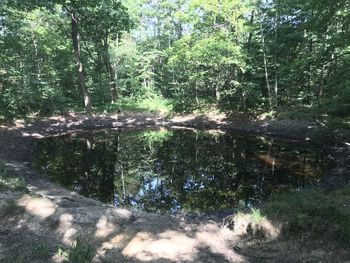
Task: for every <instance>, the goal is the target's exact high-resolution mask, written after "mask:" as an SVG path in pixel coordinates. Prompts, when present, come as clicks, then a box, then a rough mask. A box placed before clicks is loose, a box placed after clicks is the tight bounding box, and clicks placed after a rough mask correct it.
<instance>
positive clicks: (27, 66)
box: [0, 0, 350, 118]
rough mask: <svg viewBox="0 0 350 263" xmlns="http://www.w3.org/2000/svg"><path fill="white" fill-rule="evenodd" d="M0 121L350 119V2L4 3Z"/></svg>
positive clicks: (128, 0)
mask: <svg viewBox="0 0 350 263" xmlns="http://www.w3.org/2000/svg"><path fill="white" fill-rule="evenodd" d="M0 49H1V53H0V115H1V116H2V117H5V118H8V117H15V116H18V115H27V114H29V113H33V112H39V113H41V114H52V113H61V112H66V111H68V110H82V109H83V106H85V109H86V110H87V111H90V110H91V109H93V110H101V109H108V110H111V109H112V110H113V109H118V108H123V107H124V106H125V107H127V106H128V107H130V106H131V107H139V108H141V109H146V108H147V107H148V108H151V109H152V107H153V109H167V110H169V109H172V110H174V111H177V112H190V111H193V110H196V109H203V108H207V107H211V106H215V107H218V108H220V109H222V110H243V111H256V110H262V111H265V112H271V111H280V110H285V109H290V108H294V107H298V109H299V110H300V109H301V108H304V109H311V110H315V111H317V112H319V113H329V114H337V115H348V114H349V112H350V74H348V72H349V71H350V2H349V1H347V0H308V1H302V0H293V1H291V0H271V1H266V0H263V1H256V0H244V1H241V0H123V1H117V0H98V1H92V0H84V1H76V0H55V1H41V0H31V1H20V0H3V1H2V4H1V6H0Z"/></svg>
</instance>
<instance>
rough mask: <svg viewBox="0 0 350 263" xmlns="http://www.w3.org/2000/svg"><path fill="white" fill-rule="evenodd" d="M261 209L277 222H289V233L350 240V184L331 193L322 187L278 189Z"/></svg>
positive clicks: (341, 241) (345, 243)
mask: <svg viewBox="0 0 350 263" xmlns="http://www.w3.org/2000/svg"><path fill="white" fill-rule="evenodd" d="M260 212H261V214H263V215H264V216H266V217H267V218H268V219H270V220H272V221H273V222H277V221H278V222H283V223H286V226H287V228H286V229H287V231H288V233H291V234H296V235H303V234H305V233H308V234H311V235H313V236H316V237H319V238H326V239H329V238H333V239H334V240H336V241H339V242H340V243H342V244H344V245H349V244H350V186H346V187H344V188H343V189H340V190H336V191H332V192H329V193H326V192H324V191H323V190H322V189H314V190H310V191H305V192H295V193H278V194H275V195H273V196H272V197H271V199H270V200H269V201H267V202H266V203H265V204H264V205H263V206H262V207H261V210H260Z"/></svg>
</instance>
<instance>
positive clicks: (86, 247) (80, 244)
mask: <svg viewBox="0 0 350 263" xmlns="http://www.w3.org/2000/svg"><path fill="white" fill-rule="evenodd" d="M95 252H96V249H95V248H94V247H93V246H92V245H90V244H89V243H88V242H86V241H84V240H83V239H81V238H80V237H78V238H77V240H76V241H75V242H74V244H73V246H72V247H71V248H64V247H59V248H58V251H57V255H58V256H60V257H61V258H63V259H64V260H65V262H71V263H88V262H91V260H92V258H93V257H94V255H95Z"/></svg>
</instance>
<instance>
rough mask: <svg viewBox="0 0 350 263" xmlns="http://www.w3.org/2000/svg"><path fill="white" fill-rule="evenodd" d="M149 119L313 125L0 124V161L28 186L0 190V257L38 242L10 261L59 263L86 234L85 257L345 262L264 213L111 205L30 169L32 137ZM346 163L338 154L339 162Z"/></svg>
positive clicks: (258, 130) (295, 130)
mask: <svg viewBox="0 0 350 263" xmlns="http://www.w3.org/2000/svg"><path fill="white" fill-rule="evenodd" d="M156 125H158V126H165V127H173V126H185V127H187V128H206V129H208V128H210V129H225V130H230V131H235V132H240V133H251V132H253V133H254V134H267V135H272V136H275V137H278V138H288V139H294V140H295V139H298V140H310V136H312V131H313V129H315V127H316V125H315V124H312V123H307V122H303V123H300V122H291V121H279V122H274V121H267V122H255V123H247V122H244V121H236V122H228V121H227V120H226V119H225V118H224V117H223V116H213V117H211V116H209V117H205V118H204V117H196V116H189V117H186V118H184V117H178V118H173V119H166V118H164V117H162V116H157V115H144V114H133V115H128V114H122V115H114V116H113V115H110V116H91V117H84V116H69V117H56V118H47V119H43V120H41V121H40V122H36V123H34V124H32V125H25V124H21V123H17V124H16V125H14V126H3V127H1V128H0V160H3V161H5V162H6V165H7V167H8V169H9V170H10V171H11V172H12V173H13V174H20V175H22V176H25V177H26V181H27V185H28V190H29V192H28V193H20V192H10V191H5V192H0V208H1V207H5V206H6V205H8V204H9V203H11V204H13V211H12V213H10V214H9V215H5V216H2V217H0V262H16V261H6V258H7V259H9V257H10V255H13V253H15V254H16V253H17V252H18V251H21V253H22V254H23V255H27V254H28V255H29V254H33V246H34V247H35V246H39V245H40V244H42V243H44V244H47V246H48V250H49V252H50V253H49V256H50V257H49V258H44V259H35V258H33V257H32V258H30V257H29V256H27V257H24V259H23V260H24V261H18V262H62V261H63V258H62V257H61V256H59V255H58V254H57V253H56V252H57V248H58V247H59V246H66V247H69V246H71V245H72V243H73V241H74V240H75V239H76V238H77V237H83V238H84V239H88V240H89V242H90V243H91V244H93V246H94V247H95V248H96V251H95V253H94V259H93V262H345V259H347V258H348V257H349V254H348V253H349V252H348V251H346V250H345V251H343V250H342V249H340V248H338V247H336V246H335V245H334V244H328V243H327V241H322V243H319V242H314V241H312V240H309V239H307V238H302V239H300V240H295V239H288V238H286V237H285V236H283V235H282V234H281V225H278V224H277V225H276V224H272V223H271V222H268V221H267V220H266V221H264V222H262V223H261V222H260V224H259V226H258V225H256V226H255V225H254V222H252V219H251V218H249V217H240V218H236V220H235V225H234V227H233V229H231V230H230V229H228V228H227V227H222V224H223V222H222V220H223V218H220V217H218V216H214V215H212V216H210V215H203V216H198V217H191V216H188V215H176V216H170V215H156V214H148V213H143V212H137V211H128V210H125V209H117V208H115V207H112V206H110V205H106V204H103V203H101V202H98V201H95V200H92V199H89V198H85V197H83V196H80V195H78V194H76V193H73V192H69V191H67V190H65V189H63V188H61V187H60V186H57V185H55V184H53V183H52V182H50V181H48V180H47V179H46V178H44V177H41V176H40V175H39V174H36V173H35V172H34V171H33V170H32V168H31V160H32V153H33V149H34V146H35V141H36V140H38V139H40V138H43V137H46V136H58V135H60V134H64V133H70V132H76V131H79V130H95V129H110V128H139V127H140V128H144V127H147V126H156ZM341 154H342V153H339V156H340V155H341ZM345 159H346V158H345ZM345 159H344V158H343V159H342V160H345ZM346 164H347V162H346V161H344V163H343V167H344V166H345V167H346ZM334 169H338V168H334ZM258 228H259V231H257V230H258ZM261 228H263V233H264V235H263V237H262V236H261V230H262V229H261ZM259 233H260V234H259ZM310 242H311V243H310ZM10 260H11V259H10ZM26 260H27V261H26Z"/></svg>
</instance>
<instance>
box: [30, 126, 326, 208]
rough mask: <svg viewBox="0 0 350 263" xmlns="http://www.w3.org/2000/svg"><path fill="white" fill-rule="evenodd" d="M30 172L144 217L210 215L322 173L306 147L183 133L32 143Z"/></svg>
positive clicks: (298, 186) (93, 135)
mask: <svg viewBox="0 0 350 263" xmlns="http://www.w3.org/2000/svg"><path fill="white" fill-rule="evenodd" d="M34 167H35V169H36V170H38V171H39V172H40V173H41V174H43V175H46V176H49V177H50V178H51V179H52V180H54V181H56V182H58V183H60V184H61V185H63V186H64V187H66V188H68V189H70V190H73V191H76V192H79V193H80V194H82V195H85V196H88V197H91V198H95V199H98V200H101V201H103V202H105V203H111V204H114V205H115V206H117V207H127V208H135V209H139V210H143V211H147V212H157V213H175V212H180V211H181V212H188V213H193V212H212V211H224V210H230V209H233V208H235V207H237V206H238V205H249V204H256V203H259V202H261V201H263V200H265V199H266V198H268V197H269V196H270V195H271V193H273V192H281V191H301V190H303V189H305V188H307V187H309V186H310V185H315V184H317V183H318V182H319V180H320V179H321V178H322V176H323V175H324V174H325V173H326V171H327V160H326V157H325V156H324V155H323V154H322V152H320V151H318V150H316V149H313V148H312V147H311V146H310V145H305V144H304V145H300V144H299V145H296V144H288V143H282V142H279V141H274V140H272V139H267V138H263V137H241V136H237V135H234V134H229V133H225V134H224V133H220V132H210V131H191V130H179V129H174V130H167V129H158V130H122V131H121V130H111V131H100V132H85V133H77V134H70V135H67V136H62V137H52V138H47V139H42V140H40V141H38V142H37V145H36V150H35V157H34Z"/></svg>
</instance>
